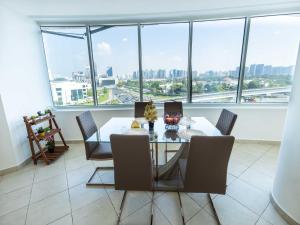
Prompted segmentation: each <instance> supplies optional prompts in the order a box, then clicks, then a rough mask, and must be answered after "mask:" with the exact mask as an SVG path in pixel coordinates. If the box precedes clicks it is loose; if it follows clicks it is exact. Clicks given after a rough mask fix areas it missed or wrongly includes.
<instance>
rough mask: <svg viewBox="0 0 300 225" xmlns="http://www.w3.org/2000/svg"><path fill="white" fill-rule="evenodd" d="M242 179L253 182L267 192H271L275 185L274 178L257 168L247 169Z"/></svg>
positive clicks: (249, 182)
mask: <svg viewBox="0 0 300 225" xmlns="http://www.w3.org/2000/svg"><path fill="white" fill-rule="evenodd" d="M240 179H241V180H243V181H245V182H246V183H248V184H251V185H253V186H255V187H257V188H259V189H261V190H263V191H265V192H267V193H270V191H271V189H272V185H273V178H271V177H270V176H268V175H266V174H265V173H263V172H262V171H260V170H256V169H255V168H249V169H247V170H246V171H245V172H244V173H243V174H242V175H241V177H240Z"/></svg>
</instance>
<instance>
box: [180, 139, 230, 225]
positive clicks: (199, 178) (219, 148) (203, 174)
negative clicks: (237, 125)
mask: <svg viewBox="0 0 300 225" xmlns="http://www.w3.org/2000/svg"><path fill="white" fill-rule="evenodd" d="M233 143H234V137H233V136H214V137H212V136H193V137H192V138H191V142H190V146H189V153H188V158H187V159H180V160H179V162H178V163H179V172H180V178H181V183H183V187H182V189H181V190H179V191H180V192H194V193H207V194H208V198H209V202H210V204H211V206H212V209H213V211H214V215H215V217H216V220H217V222H218V224H220V221H219V218H218V215H217V212H216V210H215V207H214V204H213V201H212V199H211V196H210V194H225V193H226V180H227V168H228V162H229V158H230V154H231V151H232V146H233ZM178 196H179V199H180V193H179V192H178ZM180 206H181V207H182V202H181V199H180ZM182 219H183V223H185V220H184V215H183V214H182Z"/></svg>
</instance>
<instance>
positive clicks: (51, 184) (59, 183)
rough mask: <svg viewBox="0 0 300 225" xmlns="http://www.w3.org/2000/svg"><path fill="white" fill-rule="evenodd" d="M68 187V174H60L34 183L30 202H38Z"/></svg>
mask: <svg viewBox="0 0 300 225" xmlns="http://www.w3.org/2000/svg"><path fill="white" fill-rule="evenodd" d="M67 188H68V185H67V177H66V175H58V176H55V177H52V178H49V179H47V180H43V181H41V182H39V183H34V184H33V187H32V193H31V199H30V202H31V203H33V202H37V201H40V200H42V199H44V198H47V197H48V196H50V195H53V194H56V193H58V192H62V191H64V190H66V189H67Z"/></svg>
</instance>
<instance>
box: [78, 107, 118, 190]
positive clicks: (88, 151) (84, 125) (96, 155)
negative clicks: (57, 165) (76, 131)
mask: <svg viewBox="0 0 300 225" xmlns="http://www.w3.org/2000/svg"><path fill="white" fill-rule="evenodd" d="M76 120H77V123H78V126H79V128H80V131H81V133H82V137H83V141H84V145H85V155H86V159H87V160H112V152H111V147H110V143H102V142H100V141H98V142H87V141H86V140H87V139H88V138H90V137H91V136H92V135H93V134H94V133H95V132H97V126H96V123H95V121H94V119H93V116H92V114H91V112H90V111H86V112H84V113H82V114H80V115H79V116H76ZM113 169H114V168H113V167H97V168H96V169H95V171H94V173H93V174H92V176H91V177H90V179H89V180H88V182H87V185H114V184H112V183H94V182H92V180H93V177H94V176H95V174H96V173H97V171H98V170H113Z"/></svg>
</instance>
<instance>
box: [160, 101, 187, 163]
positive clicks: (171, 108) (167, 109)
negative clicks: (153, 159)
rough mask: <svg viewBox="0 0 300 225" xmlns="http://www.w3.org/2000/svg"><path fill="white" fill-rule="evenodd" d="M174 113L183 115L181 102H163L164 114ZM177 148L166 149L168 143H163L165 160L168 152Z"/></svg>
mask: <svg viewBox="0 0 300 225" xmlns="http://www.w3.org/2000/svg"><path fill="white" fill-rule="evenodd" d="M174 113H180V115H181V116H183V108H182V102H176V101H172V102H165V103H164V115H166V114H174ZM177 151H178V150H174V149H168V144H167V143H166V144H165V161H166V162H168V153H172V152H173V153H174V152H177Z"/></svg>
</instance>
